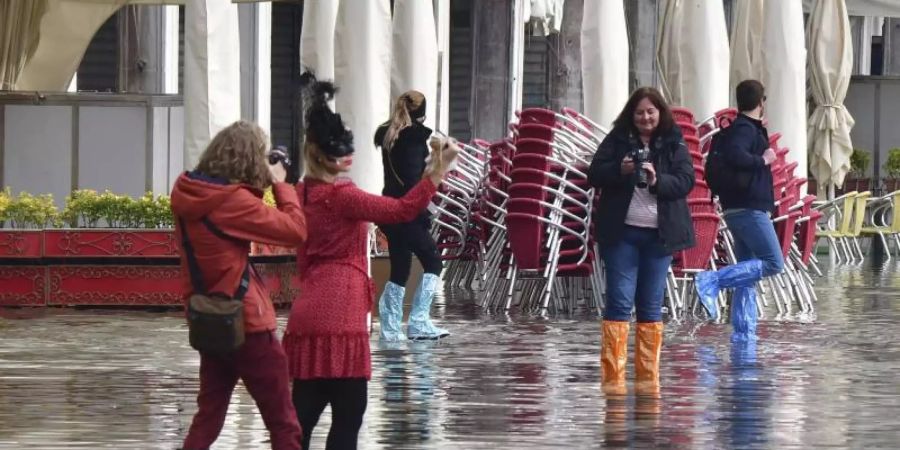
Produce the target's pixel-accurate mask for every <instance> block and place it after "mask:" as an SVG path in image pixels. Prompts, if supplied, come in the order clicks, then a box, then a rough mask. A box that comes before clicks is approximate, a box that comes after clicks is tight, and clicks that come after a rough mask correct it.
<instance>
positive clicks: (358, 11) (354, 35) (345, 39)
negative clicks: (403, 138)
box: [334, 0, 391, 193]
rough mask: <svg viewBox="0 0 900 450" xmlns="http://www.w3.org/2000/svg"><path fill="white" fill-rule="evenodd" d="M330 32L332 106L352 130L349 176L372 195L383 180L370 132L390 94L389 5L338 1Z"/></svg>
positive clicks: (383, 115) (384, 113) (374, 0)
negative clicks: (334, 87)
mask: <svg viewBox="0 0 900 450" xmlns="http://www.w3.org/2000/svg"><path fill="white" fill-rule="evenodd" d="M340 3H341V4H340V6H339V7H338V18H337V26H336V27H335V32H334V33H335V34H334V52H335V54H334V76H335V80H336V81H337V85H338V87H339V88H340V92H338V94H337V96H336V98H335V107H336V109H337V112H339V113H340V114H341V116H342V118H343V119H344V122H345V124H346V125H347V126H348V127H349V128H350V129H351V130H353V145H354V147H355V148H356V152H355V153H354V154H353V166H352V167H351V169H350V178H351V179H352V180H353V181H354V182H355V183H356V184H357V185H358V186H359V187H360V188H361V189H364V190H366V191H368V192H371V193H380V192H381V188H382V185H383V184H384V180H383V175H382V168H381V152H379V151H378V150H376V149H375V144H374V142H373V139H372V138H373V136H374V135H375V129H376V128H378V125H379V124H380V123H382V122H384V121H385V120H387V118H388V113H389V110H390V97H391V5H390V3H389V2H388V0H341V2H340Z"/></svg>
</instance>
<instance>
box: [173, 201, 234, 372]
mask: <svg viewBox="0 0 900 450" xmlns="http://www.w3.org/2000/svg"><path fill="white" fill-rule="evenodd" d="M202 220H203V224H204V225H206V227H207V228H208V229H209V230H210V231H211V232H212V233H213V234H215V235H216V236H218V237H220V238H223V239H227V240H234V241H239V240H238V239H235V238H232V237H230V236H227V235H225V234H224V233H223V232H222V231H221V230H219V229H218V228H217V227H216V226H215V225H214V224H213V223H212V222H210V221H209V219H207V218H205V217H204V218H203V219H202ZM178 222H179V224H180V225H181V244H182V247H183V248H184V252H185V255H186V256H187V263H188V271H189V272H190V276H191V286H192V287H193V292H192V293H191V296H190V297H189V299H188V305H187V319H188V335H189V340H190V344H191V347H193V348H194V349H196V350H197V351H199V352H201V353H209V354H219V355H224V354H228V353H232V352H234V351H237V350H238V349H240V348H241V345H243V344H244V301H243V300H244V295H246V294H247V289H248V288H249V287H250V262H249V261H248V262H247V266H246V267H245V268H244V273H243V275H242V276H241V282H240V284H239V285H238V287H237V290H235V292H234V294H233V295H230V296H229V295H227V294H224V293H221V292H207V290H206V286H205V284H204V283H203V274H202V272H201V271H200V265H199V264H198V263H197V256H196V255H195V254H194V248H193V246H192V245H191V241H190V239H189V238H188V233H187V227H185V224H184V220H182V219H181V218H179V219H178ZM239 242H240V241H239Z"/></svg>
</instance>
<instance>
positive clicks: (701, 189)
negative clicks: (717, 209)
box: [688, 180, 712, 200]
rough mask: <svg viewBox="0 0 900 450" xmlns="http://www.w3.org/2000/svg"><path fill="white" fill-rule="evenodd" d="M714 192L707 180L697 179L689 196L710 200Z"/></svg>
mask: <svg viewBox="0 0 900 450" xmlns="http://www.w3.org/2000/svg"><path fill="white" fill-rule="evenodd" d="M711 195H712V192H711V191H710V190H709V185H707V184H706V181H703V180H697V181H696V182H694V188H693V189H691V192H690V193H689V194H688V198H689V199H690V198H702V199H706V200H709V199H710V198H711Z"/></svg>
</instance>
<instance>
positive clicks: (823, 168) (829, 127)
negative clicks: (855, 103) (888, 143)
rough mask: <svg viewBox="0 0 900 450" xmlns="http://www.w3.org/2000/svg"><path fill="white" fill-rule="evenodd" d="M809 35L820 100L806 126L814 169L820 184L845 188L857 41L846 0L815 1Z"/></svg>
mask: <svg viewBox="0 0 900 450" xmlns="http://www.w3.org/2000/svg"><path fill="white" fill-rule="evenodd" d="M806 39H807V46H808V51H809V87H810V91H812V96H813V100H814V103H815V110H813V113H812V116H811V117H810V118H809V125H808V127H807V139H808V141H809V149H810V151H809V159H810V165H809V166H810V171H811V172H812V175H813V176H815V177H816V181H817V182H818V184H819V186H823V187H828V188H831V187H833V186H841V185H843V184H844V177H845V176H846V175H847V172H849V171H850V155H851V154H852V153H853V144H852V142H851V141H850V129H851V128H853V123H854V121H853V117H851V116H850V113H849V112H848V111H847V108H846V107H844V98H845V97H846V96H847V88H848V87H849V86H850V76H851V74H852V69H853V42H852V37H851V33H850V20H849V18H848V16H847V5H846V3H845V1H844V0H824V1H823V0H819V1H816V2H815V3H814V4H813V7H812V11H811V13H810V18H809V24H808V26H807V29H806ZM829 192H832V191H831V190H830V189H829ZM832 194H833V192H832Z"/></svg>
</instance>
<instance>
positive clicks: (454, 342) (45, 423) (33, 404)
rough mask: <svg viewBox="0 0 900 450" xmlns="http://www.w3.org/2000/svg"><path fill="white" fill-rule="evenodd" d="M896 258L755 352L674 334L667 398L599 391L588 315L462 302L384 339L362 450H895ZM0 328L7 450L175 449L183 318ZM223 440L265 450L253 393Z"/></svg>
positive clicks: (667, 362) (51, 316)
mask: <svg viewBox="0 0 900 450" xmlns="http://www.w3.org/2000/svg"><path fill="white" fill-rule="evenodd" d="M897 264H898V263H897V262H896V261H891V262H882V263H879V264H877V265H872V264H871V263H868V262H867V263H866V264H863V265H860V266H854V267H841V268H834V269H829V268H826V269H825V270H826V277H824V278H823V279H822V281H821V284H820V286H819V289H818V293H819V303H818V304H817V305H816V306H817V309H818V315H817V318H816V320H815V321H799V320H797V319H790V320H782V321H774V320H762V321H760V324H759V329H758V333H759V337H760V339H759V341H758V342H755V343H753V342H751V343H736V344H731V342H730V339H729V338H730V334H731V327H730V326H728V325H727V324H726V325H719V324H702V323H681V324H669V325H667V328H666V331H665V339H664V342H665V343H664V347H663V355H662V370H661V383H662V395H661V397H660V398H646V397H636V396H635V395H634V394H633V393H631V394H629V395H628V396H625V397H618V398H614V397H607V396H604V395H603V394H602V392H601V390H600V374H599V327H598V322H597V319H596V318H595V317H592V316H590V315H584V316H574V317H557V318H551V319H546V318H540V317H531V316H521V315H517V314H512V315H501V316H491V315H485V314H482V313H481V312H480V311H478V310H477V309H476V308H474V307H472V306H470V305H468V304H465V303H463V302H459V301H457V302H454V303H451V304H450V305H448V306H445V307H444V308H442V309H441V311H443V317H440V320H441V323H442V324H446V325H447V326H448V327H449V328H451V329H452V330H453V331H454V335H453V336H452V337H451V338H450V339H448V340H445V341H442V342H426V343H409V344H407V343H404V344H402V345H401V346H398V347H396V348H383V347H381V346H379V344H378V342H377V335H375V336H373V341H372V348H373V377H372V382H371V383H370V385H369V408H368V411H367V414H366V419H365V423H364V425H363V430H361V434H360V448H362V449H443V448H448V449H449V448H512V447H515V448H556V447H566V448H596V447H599V446H610V447H622V448H634V447H678V448H810V447H826V446H837V447H849V448H893V447H896V442H897V438H898V434H897V430H898V429H900V414H898V412H900V409H898V407H897V405H898V404H900V386H898V384H897V383H896V373H897V371H898V370H900V333H897V332H896V330H897V329H898V326H900V291H898V290H897V289H896V287H898V286H900V277H897V276H896V275H895V274H897V273H900V272H898V270H900V267H898V265H897ZM767 317H772V315H771V312H770V315H769V316H767ZM281 320H282V323H283V320H284V318H283V317H282V318H281ZM0 333H2V336H3V341H2V342H3V345H2V346H0V448H2V449H29V448H40V449H62V448H66V449H87V448H97V447H105V448H116V449H172V448H175V447H177V446H178V445H179V444H180V439H181V437H182V436H183V435H184V432H185V430H186V428H187V426H188V424H189V423H190V419H191V416H192V415H193V413H194V412H195V411H196V405H195V400H194V398H195V396H196V392H197V387H198V386H197V380H196V374H197V364H198V362H197V357H196V353H195V352H193V351H192V350H191V349H190V348H189V347H188V346H187V343H186V339H185V336H186V330H185V326H184V324H183V321H182V319H181V317H180V316H179V315H178V314H177V313H173V314H160V313H140V312H123V311H118V312H104V311H71V310H58V309H54V310H33V309H9V310H0ZM632 347H633V346H632ZM629 371H630V372H631V373H633V369H632V368H631V367H629ZM329 423H330V420H329V414H328V413H326V414H325V415H323V417H322V420H321V422H320V426H318V427H316V436H314V437H313V442H314V446H315V445H318V446H321V445H324V442H325V437H324V436H325V434H326V433H327V431H328V427H329ZM320 434H321V435H320ZM217 448H223V449H228V448H240V449H258V448H259V449H264V448H268V436H267V433H266V432H265V427H264V426H263V423H262V420H261V419H260V417H259V415H258V413H257V411H256V407H255V405H254V404H253V401H252V399H251V398H250V397H249V395H247V393H246V391H245V390H244V389H243V388H242V387H239V388H238V389H237V390H236V391H235V395H234V398H233V400H232V404H231V407H230V410H229V416H228V422H227V423H226V426H225V429H224V430H223V432H222V436H221V438H220V440H219V442H218V445H217ZM317 448H320V447H317Z"/></svg>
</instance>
